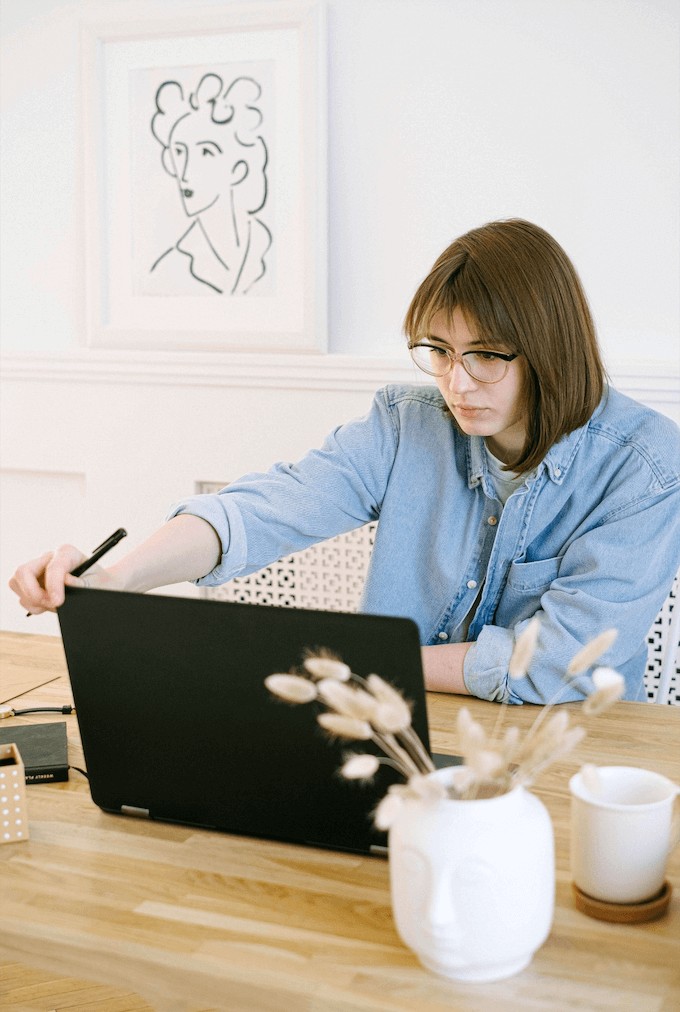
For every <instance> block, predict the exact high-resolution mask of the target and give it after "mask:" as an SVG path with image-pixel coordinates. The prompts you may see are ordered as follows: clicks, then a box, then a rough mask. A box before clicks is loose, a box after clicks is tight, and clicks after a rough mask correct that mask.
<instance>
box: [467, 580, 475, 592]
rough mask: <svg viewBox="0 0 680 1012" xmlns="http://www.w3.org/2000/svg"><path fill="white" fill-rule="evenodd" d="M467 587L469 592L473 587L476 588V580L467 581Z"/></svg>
mask: <svg viewBox="0 0 680 1012" xmlns="http://www.w3.org/2000/svg"><path fill="white" fill-rule="evenodd" d="M467 585H468V587H469V588H470V590H474V589H475V587H476V586H477V581H476V580H468V582H467Z"/></svg>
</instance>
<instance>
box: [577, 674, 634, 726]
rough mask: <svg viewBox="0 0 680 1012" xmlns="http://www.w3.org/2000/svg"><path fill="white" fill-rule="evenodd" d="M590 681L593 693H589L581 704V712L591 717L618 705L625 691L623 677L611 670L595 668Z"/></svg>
mask: <svg viewBox="0 0 680 1012" xmlns="http://www.w3.org/2000/svg"><path fill="white" fill-rule="evenodd" d="M592 680H593V685H594V686H595V691H594V692H591V693H590V695H589V696H588V697H587V698H586V700H585V702H584V704H583V712H584V713H585V714H587V715H588V716H591V717H593V716H596V715H597V714H598V713H602V712H603V711H604V710H606V709H608V707H610V706H612V705H613V704H614V703H618V701H619V700H620V699H621V697H622V696H623V694H624V692H625V691H626V682H625V679H624V677H623V675H621V674H619V672H618V671H614V669H613V668H596V669H595V671H593V674H592Z"/></svg>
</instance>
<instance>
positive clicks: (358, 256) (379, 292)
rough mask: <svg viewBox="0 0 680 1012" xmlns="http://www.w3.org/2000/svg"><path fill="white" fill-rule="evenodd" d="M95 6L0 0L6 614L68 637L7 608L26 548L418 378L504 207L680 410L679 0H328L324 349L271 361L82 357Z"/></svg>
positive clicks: (122, 8)
mask: <svg viewBox="0 0 680 1012" xmlns="http://www.w3.org/2000/svg"><path fill="white" fill-rule="evenodd" d="M229 5H230V4H229V2H228V0H223V2H222V3H214V4H212V6H213V7H219V8H223V7H228V6H229ZM195 6H196V5H195V4H193V3H192V2H191V0H156V2H153V3H151V4H146V3H142V0H140V2H139V3H135V4H133V5H132V7H130V5H129V4H127V2H126V0H108V2H106V3H103V4H99V5H98V7H99V9H102V10H103V11H104V14H105V16H106V17H110V16H124V15H125V12H126V11H129V10H131V9H132V10H133V11H134V10H139V9H140V8H142V7H144V9H147V10H151V9H156V10H158V12H159V16H161V17H162V16H163V15H164V14H165V13H167V12H171V11H179V12H182V13H184V12H186V11H187V10H191V9H192V8H195ZM93 7H94V4H93V3H90V2H87V0H71V2H66V0H2V4H0V16H1V18H2V62H1V64H0V73H1V75H2V79H1V81H0V85H1V87H0V99H1V101H2V135H1V137H0V141H1V143H2V171H1V174H0V185H1V187H2V208H1V211H2V218H1V225H2V235H1V246H0V271H1V274H0V277H1V280H2V316H1V318H0V336H1V338H2V347H3V356H2V362H1V365H2V379H3V387H2V405H1V407H2V417H1V419H0V421H1V424H2V428H1V430H0V436H1V438H2V444H1V454H2V456H1V459H0V465H1V469H2V475H1V477H2V488H1V489H0V493H1V494H2V499H0V506H1V507H2V515H3V523H2V527H1V528H0V537H1V541H0V551H1V554H0V579H1V581H2V585H3V591H2V594H3V602H2V609H3V610H2V612H1V613H0V628H21V629H26V630H32V631H44V630H45V629H48V630H52V629H54V624H53V623H52V624H50V621H49V619H44V620H43V619H31V621H30V622H28V621H26V620H24V618H23V616H22V614H21V612H20V611H19V610H18V609H17V608H16V606H15V605H14V604H13V603H11V602H8V601H7V600H6V592H5V590H4V585H5V584H6V579H7V576H8V575H9V573H10V572H11V571H12V569H13V568H14V565H15V564H16V562H17V561H19V560H20V559H22V558H23V557H24V556H25V555H26V554H27V553H31V552H33V551H34V550H35V552H37V551H39V550H42V549H43V548H44V547H49V546H50V545H52V544H53V543H54V542H56V541H62V540H72V541H75V542H76V543H79V544H82V546H83V548H84V549H86V550H87V549H88V548H91V547H93V546H94V545H95V544H97V543H98V542H99V541H100V540H101V539H102V538H103V537H104V536H105V535H106V534H107V533H109V529H113V528H114V527H117V526H119V525H121V524H122V525H124V526H126V527H128V529H129V531H130V538H129V539H128V543H132V542H133V541H136V540H139V539H141V538H142V537H143V536H144V535H145V534H146V533H148V531H149V530H150V529H151V528H152V527H153V526H154V525H155V523H157V521H158V520H159V519H161V518H162V516H163V513H164V510H165V508H166V507H167V505H168V503H169V502H170V501H172V499H174V498H177V497H179V496H180V495H182V494H184V493H185V492H187V491H191V490H192V489H193V487H194V483H195V482H196V481H200V480H222V479H225V480H226V479H228V478H232V477H234V476H236V475H238V474H239V473H241V471H243V470H250V469H254V468H257V467H264V466H266V465H267V464H268V463H269V462H271V461H272V460H274V459H277V458H280V457H290V458H294V457H295V456H297V455H299V454H300V453H302V452H303V450H304V449H305V448H306V447H307V446H308V445H311V444H313V443H317V442H318V441H319V440H320V439H321V438H322V436H323V435H324V433H325V432H326V431H327V430H328V429H329V428H331V427H332V426H333V425H334V424H336V423H337V422H339V421H342V420H343V419H345V418H348V417H351V416H352V415H354V414H356V413H358V412H360V411H363V410H364V408H365V407H366V406H367V404H368V402H369V400H370V396H371V391H372V390H374V389H375V388H376V387H378V386H379V385H380V384H381V383H382V382H384V381H386V380H391V379H397V380H398V379H404V378H410V376H411V373H410V369H409V367H408V366H406V365H404V364H402V363H403V345H402V337H401V334H400V327H401V320H402V317H403V314H404V311H405V309H406V306H407V304H408V301H409V298H410V296H411V294H412V292H413V290H414V288H415V286H416V284H417V283H418V281H419V280H420V278H421V277H422V276H423V274H424V273H426V271H427V270H428V268H429V266H430V265H431V263H432V261H433V260H434V258H435V257H436V256H437V254H438V253H439V252H440V250H441V249H442V248H443V247H444V245H446V244H447V243H448V242H449V241H450V240H451V239H452V238H453V237H455V236H456V235H458V234H460V233H461V232H463V231H464V230H466V229H468V228H470V227H473V226H475V225H478V224H481V223H482V222H484V221H488V220H491V219H493V218H496V217H503V216H514V215H521V216H524V217H527V218H530V219H533V220H535V221H537V222H538V223H540V224H541V225H543V226H544V227H546V228H547V229H548V230H549V231H551V232H552V233H553V234H554V235H555V236H556V238H557V239H558V240H559V241H560V242H561V243H562V244H563V245H564V246H565V248H566V249H567V251H568V252H569V253H570V255H571V256H572V258H573V259H574V261H575V263H576V264H577V267H578V268H579V270H580V273H581V275H582V278H583V281H584V284H585V286H586V289H587V291H588V294H589V297H590V300H591V304H592V307H593V310H594V315H595V318H596V323H597V325H598V330H599V333H600V338H601V342H602V345H603V349H604V353H605V358H606V360H607V363H608V365H609V368H610V371H611V373H612V375H613V378H614V380H615V381H616V382H617V385H619V386H620V387H621V388H622V389H624V390H626V391H627V392H630V393H632V394H633V396H637V397H639V398H640V399H641V400H644V401H646V402H648V403H650V404H652V406H654V407H657V408H658V409H659V410H662V411H665V412H667V413H668V414H671V415H672V416H673V417H676V419H678V420H680V403H679V402H680V394H679V393H678V389H679V386H680V379H679V377H680V347H679V341H678V333H679V331H680V327H679V325H678V324H679V316H680V299H679V295H678V289H679V285H680V281H679V279H680V213H679V211H680V207H679V204H680V201H679V198H678V189H677V179H678V169H679V166H680V158H679V141H678V130H677V126H678V111H679V103H680V99H679V95H680V87H679V85H680V69H679V68H680V58H679V56H678V52H679V50H678V41H679V29H678V24H679V12H678V11H679V9H678V4H677V2H676V0H644V2H642V0H329V2H328V3H327V12H328V82H329V109H328V154H329V174H328V175H329V200H328V210H329V318H328V325H329V335H330V354H329V355H327V356H323V357H321V358H318V357H314V356H310V357H304V356H285V355H284V356H281V357H280V358H279V359H278V360H273V359H272V357H271V356H270V357H268V358H267V359H266V360H265V359H263V358H262V357H258V356H256V357H255V358H254V359H253V358H250V357H249V356H244V355H236V354H234V355H214V356H210V355H209V354H203V355H195V356H194V355H191V354H190V353H189V354H187V355H185V356H182V355H177V354H176V355H167V356H166V355H154V354H153V353H143V352H139V353H135V352H127V353H123V352H103V351H101V350H98V351H94V350H92V349H88V347H87V345H86V335H85V328H84V318H85V316H84V299H85V285H84V274H83V219H84V213H85V208H84V207H83V202H82V165H81V138H80V135H79V116H80V94H79V58H80V57H79V48H78V26H79V20H80V18H81V15H82V12H83V11H84V10H85V9H87V11H88V14H91V13H92V9H93Z"/></svg>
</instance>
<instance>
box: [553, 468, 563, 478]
mask: <svg viewBox="0 0 680 1012" xmlns="http://www.w3.org/2000/svg"><path fill="white" fill-rule="evenodd" d="M561 474H562V468H560V467H556V468H555V477H556V478H559V476H560V475H561Z"/></svg>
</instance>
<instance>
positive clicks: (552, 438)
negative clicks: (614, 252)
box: [404, 218, 606, 472]
mask: <svg viewBox="0 0 680 1012" xmlns="http://www.w3.org/2000/svg"><path fill="white" fill-rule="evenodd" d="M456 307H458V308H460V310H461V311H462V312H463V314H464V316H465V318H466V322H467V325H468V326H469V327H470V329H471V330H473V331H474V332H475V333H476V336H477V337H479V338H482V339H483V340H484V341H488V344H489V347H499V346H503V347H505V348H506V349H507V350H508V351H510V352H513V351H514V352H516V353H518V354H520V355H522V356H523V357H524V365H525V369H524V374H525V375H524V395H525V397H526V402H527V418H528V432H527V439H526V443H525V445H524V447H523V449H522V451H521V453H520V455H519V457H518V458H517V459H516V460H513V461H510V462H509V463H508V467H509V468H510V470H513V471H518V472H522V471H529V470H532V469H533V468H535V467H537V465H538V464H539V463H540V462H541V461H542V460H543V458H544V457H545V455H546V453H547V452H548V450H549V449H550V447H551V446H553V444H554V443H556V442H557V440H558V439H560V438H561V437H562V436H564V435H566V434H567V433H569V432H572V431H573V430H574V429H577V428H578V427H579V426H581V425H584V424H585V423H586V422H587V421H588V419H589V418H590V416H591V415H592V413H593V411H594V410H595V408H596V407H597V405H598V404H599V402H600V399H601V397H602V394H603V391H604V386H605V380H606V373H605V369H604V365H603V363H602V359H601V357H600V351H599V348H598V344H597V338H596V336H595V327H594V325H593V320H592V317H591V314H590V310H589V308H588V303H587V301H586V297H585V294H584V292H583V288H582V286H581V282H580V281H579V278H578V275H577V273H576V270H575V269H574V266H573V264H572V263H571V261H570V260H569V257H568V256H567V255H566V253H565V252H564V250H563V249H562V247H561V246H560V245H559V244H558V243H557V242H555V240H554V239H553V238H552V236H550V235H548V233H547V232H545V231H544V230H543V229H542V228H539V227H538V226H537V225H533V224H531V222H528V221H522V220H521V219H519V218H513V219H509V220H506V221H494V222H491V223H489V224H488V225H483V226H482V227H481V228H476V229H473V230H472V231H470V232H467V233H466V234H465V235H463V236H461V237H460V238H459V239H456V240H455V242H453V243H452V244H451V245H450V246H449V247H448V248H447V249H445V250H444V252H443V253H442V254H441V256H440V257H439V258H438V259H437V261H436V263H435V264H434V266H433V268H432V270H431V271H430V273H429V274H428V275H427V277H426V278H425V280H424V281H423V282H422V283H421V284H420V286H419V288H418V290H417V292H416V293H415V295H414V297H413V299H412V301H411V305H410V306H409V308H408V312H407V313H406V318H405V320H404V331H405V333H406V335H407V337H408V338H409V341H410V342H415V341H419V340H422V339H423V338H424V337H426V336H427V334H428V333H429V328H430V324H431V321H432V317H433V316H434V315H435V313H438V312H444V313H445V314H447V316H448V317H450V315H451V314H452V313H453V311H454V309H455V308H456Z"/></svg>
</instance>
